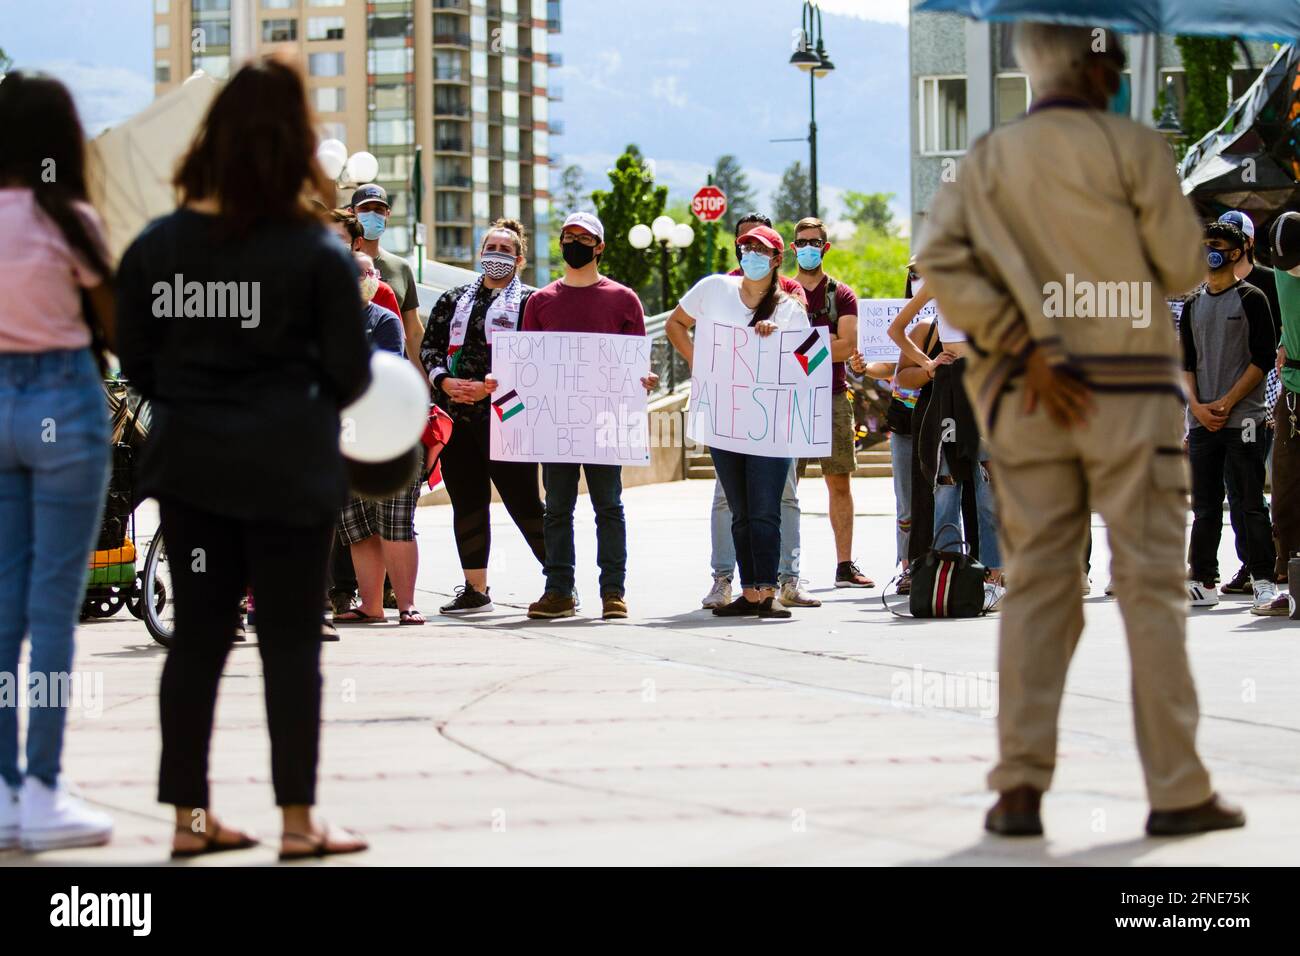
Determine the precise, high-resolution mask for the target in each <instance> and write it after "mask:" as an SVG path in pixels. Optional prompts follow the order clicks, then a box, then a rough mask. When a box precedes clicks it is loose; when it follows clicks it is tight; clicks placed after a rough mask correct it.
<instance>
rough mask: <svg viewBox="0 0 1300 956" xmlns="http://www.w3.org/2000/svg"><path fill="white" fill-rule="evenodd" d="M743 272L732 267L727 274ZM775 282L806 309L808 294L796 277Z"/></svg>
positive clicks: (783, 277)
mask: <svg viewBox="0 0 1300 956" xmlns="http://www.w3.org/2000/svg"><path fill="white" fill-rule="evenodd" d="M744 274H745V273H743V272H742V271H741V270H739V269H732V270H731V271H730V272H728V273H727V275H730V276H741V275H744ZM777 284H778V285H780V286H781V291H782V292H784V293H785V294H786V295H788V296H791V297H792V298H794V299H797V300H798V302H799V304H800V305H802V306H803V307H804V309H805V310H807V308H808V296H807V295H806V294H805V293H804V291H803V286H801V285H800V284H799V280H798V279H794V278H791V277H790V276H777ZM855 314H856V313H855Z"/></svg>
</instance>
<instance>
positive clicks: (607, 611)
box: [495, 212, 656, 620]
mask: <svg viewBox="0 0 1300 956" xmlns="http://www.w3.org/2000/svg"><path fill="white" fill-rule="evenodd" d="M560 249H561V250H562V252H563V254H564V276H563V277H562V278H560V279H557V280H556V281H554V282H552V283H551V284H550V285H548V286H547V287H546V288H544V289H541V290H539V291H537V292H535V293H533V295H532V297H531V298H530V299H529V300H528V305H527V308H525V310H524V319H523V326H522V328H523V331H525V332H584V333H604V334H606V335H618V336H640V337H642V338H644V336H645V313H644V312H643V311H642V309H641V300H640V299H638V298H637V295H636V293H635V292H633V291H632V290H631V289H629V288H628V287H627V286H624V285H620V284H619V283H617V282H615V281H613V280H612V279H608V278H606V277H604V276H602V275H601V274H600V254H601V253H602V252H604V251H605V227H604V225H602V224H601V221H600V220H599V219H597V218H596V217H595V216H593V215H592V214H591V213H587V212H575V213H574V214H573V215H571V216H569V218H568V219H566V220H565V221H564V226H563V227H562V228H561V230H560ZM655 382H656V376H654V375H653V374H648V375H647V377H646V378H644V379H643V380H642V385H643V386H645V388H646V389H647V390H649V389H650V388H653V387H654V385H655ZM505 397H506V396H498V397H497V398H496V399H495V400H496V401H502V400H503V399H505ZM504 414H505V413H504V412H503V413H502V415H503V416H504ZM579 473H582V474H584V475H585V476H586V478H587V491H588V493H589V494H590V495H591V504H592V507H593V508H594V509H595V512H596V563H597V564H599V565H600V597H601V604H602V609H601V616H602V617H604V618H605V619H606V620H608V619H611V618H625V617H627V602H626V600H625V598H624V591H625V579H626V577H627V525H626V523H625V521H624V518H623V478H622V475H623V469H622V466H620V465H610V464H591V463H590V462H585V463H584V462H581V461H571V460H570V461H557V462H547V463H545V464H543V465H542V485H543V487H544V488H545V490H546V511H545V516H544V519H543V534H544V536H545V538H546V592H545V593H544V594H543V595H542V597H541V600H539V601H536V602H534V603H533V604H531V605H529V608H528V616H529V617H530V618H542V619H548V618H558V617H572V616H573V611H574V605H575V601H574V574H575V568H574V566H575V563H576V558H575V557H574V551H573V509H574V507H575V506H576V504H577V500H578V477H579Z"/></svg>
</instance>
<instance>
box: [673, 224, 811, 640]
mask: <svg viewBox="0 0 1300 956" xmlns="http://www.w3.org/2000/svg"><path fill="white" fill-rule="evenodd" d="M736 249H737V251H738V252H739V253H740V267H741V269H742V270H743V272H744V274H743V276H739V277H737V276H723V275H712V276H705V277H704V278H703V279H701V280H700V281H699V282H698V283H696V284H695V286H694V287H693V288H692V289H691V290H690V291H689V292H687V293H686V295H684V296H683V297H682V300H681V302H680V303H679V304H678V306H677V308H676V309H675V310H674V311H673V314H672V315H671V316H669V318H668V326H667V332H668V340H669V341H670V342H672V344H673V348H675V349H677V351H678V352H679V353H680V354H681V356H682V357H683V358H685V359H686V361H687V362H688V363H690V364H691V365H692V366H693V365H694V359H695V344H694V342H693V340H692V339H691V335H690V330H691V328H692V327H693V326H694V325H695V323H696V322H697V321H707V322H712V323H713V324H715V325H722V326H728V325H730V326H747V327H750V328H752V329H753V330H754V332H755V334H757V335H759V336H760V337H766V336H769V335H771V334H772V333H773V332H776V331H777V330H778V329H780V330H782V331H784V330H786V329H806V328H809V327H810V326H809V324H808V313H807V312H806V311H805V310H804V308H803V306H802V305H800V304H799V303H798V302H797V301H796V300H795V299H794V298H792V297H790V296H788V295H786V293H785V292H784V291H783V290H782V289H781V285H780V269H781V259H782V258H783V256H784V255H785V242H784V240H782V238H781V236H780V234H779V233H778V232H776V230H774V229H769V228H768V227H767V226H759V227H757V228H755V229H752V230H750V231H749V232H747V233H745V234H744V235H743V236H741V237H740V238H739V239H737V240H736ZM709 451H710V452H711V453H712V455H713V466H714V468H715V469H716V470H717V472H718V480H719V481H721V482H722V488H723V491H725V492H726V494H727V504H728V505H729V506H730V508H731V534H732V537H733V538H734V539H735V544H736V563H737V564H738V565H739V566H740V584H741V587H742V589H743V593H742V594H741V596H740V597H738V598H736V599H735V600H734V601H732V602H731V603H730V604H724V605H721V606H720V607H715V608H714V609H713V613H714V614H716V615H718V616H719V617H746V616H755V617H775V618H787V617H790V612H789V611H787V610H786V609H785V608H784V607H782V606H781V605H780V604H778V603H776V602H775V601H774V598H775V596H776V585H777V580H776V579H777V566H778V564H779V563H780V559H781V495H782V493H783V492H784V490H785V482H786V475H787V474H788V473H789V471H790V468H791V467H792V465H793V460H792V459H790V458H772V457H767V456H764V455H752V454H744V453H741V452H734V451H728V450H726V449H723V448H710V449H709Z"/></svg>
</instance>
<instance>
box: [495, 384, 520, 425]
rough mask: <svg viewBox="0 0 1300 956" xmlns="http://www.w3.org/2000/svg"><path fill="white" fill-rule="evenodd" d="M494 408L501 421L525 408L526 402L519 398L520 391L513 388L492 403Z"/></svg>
mask: <svg viewBox="0 0 1300 956" xmlns="http://www.w3.org/2000/svg"><path fill="white" fill-rule="evenodd" d="M492 408H493V409H495V410H496V413H497V418H499V419H501V421H503V422H504V421H507V420H508V419H509V418H510V416H511V415H514V414H516V413H518V412H522V411H523V410H524V403H523V402H522V401H521V400H520V398H519V393H518V392H517V391H515V390H514V389H513V388H512V389H511V390H510V391H508V392H506V393H505V394H504V395H502V396H501V397H500V398H498V399H497V400H496V401H495V402H493V403H492Z"/></svg>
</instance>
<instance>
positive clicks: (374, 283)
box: [361, 276, 379, 302]
mask: <svg viewBox="0 0 1300 956" xmlns="http://www.w3.org/2000/svg"><path fill="white" fill-rule="evenodd" d="M378 291H379V280H378V279H376V278H375V277H374V276H362V277H361V298H362V300H363V301H365V302H369V301H370V300H371V299H373V298H374V297H375V293H376V292H378Z"/></svg>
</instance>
